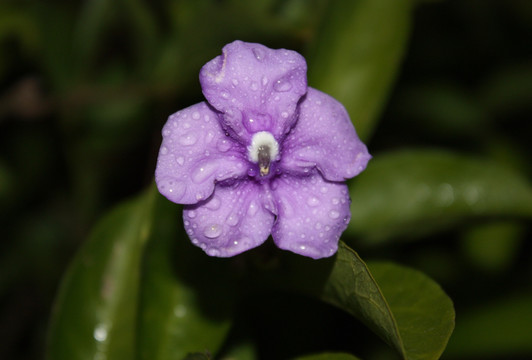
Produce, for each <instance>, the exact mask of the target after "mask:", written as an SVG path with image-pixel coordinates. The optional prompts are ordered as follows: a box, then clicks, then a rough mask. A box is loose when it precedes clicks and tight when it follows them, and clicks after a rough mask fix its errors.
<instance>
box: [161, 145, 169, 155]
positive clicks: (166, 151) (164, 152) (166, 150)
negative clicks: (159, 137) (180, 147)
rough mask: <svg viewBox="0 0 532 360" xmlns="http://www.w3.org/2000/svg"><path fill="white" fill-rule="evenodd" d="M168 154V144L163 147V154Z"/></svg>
mask: <svg viewBox="0 0 532 360" xmlns="http://www.w3.org/2000/svg"><path fill="white" fill-rule="evenodd" d="M166 154H168V148H167V147H166V146H163V147H161V155H166Z"/></svg>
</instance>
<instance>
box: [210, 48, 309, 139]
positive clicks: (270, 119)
mask: <svg viewBox="0 0 532 360" xmlns="http://www.w3.org/2000/svg"><path fill="white" fill-rule="evenodd" d="M306 71H307V65H306V62H305V59H304V58H303V57H302V56H301V55H299V54H298V53H297V52H295V51H291V50H285V49H278V50H273V49H269V48H267V47H265V46H264V45H261V44H253V43H245V42H242V41H235V42H233V43H231V44H228V45H226V46H225V47H224V48H223V50H222V55H220V56H218V57H216V58H214V59H213V60H211V61H209V62H208V63H207V64H205V66H203V68H202V69H201V73H200V82H201V86H202V89H203V94H204V95H205V97H206V98H207V101H208V102H209V103H210V104H211V105H212V106H213V107H214V108H216V109H217V110H219V111H220V112H222V113H223V114H224V116H223V119H224V124H225V126H227V129H228V130H229V131H232V132H233V133H234V134H236V136H238V138H239V139H240V140H241V142H242V143H243V144H246V145H247V144H249V140H250V139H251V135H252V134H254V133H256V132H259V131H268V132H270V133H272V134H273V135H274V136H275V138H276V139H277V140H278V141H279V140H280V139H282V137H284V135H285V133H286V132H287V131H288V130H289V129H290V128H291V127H292V126H293V124H294V122H295V120H296V116H295V111H296V107H297V102H298V101H299V99H300V98H301V96H303V95H304V94H305V93H306V91H307V77H306Z"/></svg>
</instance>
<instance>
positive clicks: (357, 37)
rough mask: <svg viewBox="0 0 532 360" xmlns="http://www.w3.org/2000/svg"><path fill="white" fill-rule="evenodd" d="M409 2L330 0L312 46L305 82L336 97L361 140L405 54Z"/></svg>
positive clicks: (368, 129)
mask: <svg viewBox="0 0 532 360" xmlns="http://www.w3.org/2000/svg"><path fill="white" fill-rule="evenodd" d="M412 7H413V4H412V2H411V1H397V0H360V1H345V0H334V1H331V2H330V5H329V9H328V12H327V13H326V14H325V16H324V19H323V28H322V29H321V31H320V32H319V35H318V38H317V40H316V43H315V44H314V46H313V48H312V49H311V51H310V56H309V58H308V60H309V85H310V86H312V87H315V88H317V89H319V90H321V91H324V92H326V93H328V94H330V95H332V96H333V97H335V98H336V99H338V100H339V101H340V102H341V103H342V104H343V105H344V106H345V107H346V109H347V111H348V112H349V114H350V116H351V120H352V121H353V123H354V124H355V126H356V129H357V132H358V134H359V136H360V137H361V138H362V139H363V140H365V139H368V138H369V136H370V135H371V133H372V131H373V128H374V127H375V124H376V120H377V117H378V115H379V112H380V110H381V108H382V106H383V104H384V102H385V100H386V97H387V94H388V92H389V90H390V87H391V84H392V82H393V80H394V78H395V74H396V72H397V69H398V67H399V64H400V62H401V59H402V57H403V53H404V50H405V45H406V42H407V39H408V34H409V30H410V17H411V13H412Z"/></svg>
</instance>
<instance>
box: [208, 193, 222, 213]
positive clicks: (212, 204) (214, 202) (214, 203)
mask: <svg viewBox="0 0 532 360" xmlns="http://www.w3.org/2000/svg"><path fill="white" fill-rule="evenodd" d="M221 205H222V202H221V201H220V198H219V197H218V196H214V197H213V198H212V199H211V200H209V202H208V203H206V204H205V207H206V208H207V209H209V210H218V209H219V208H220V206H221Z"/></svg>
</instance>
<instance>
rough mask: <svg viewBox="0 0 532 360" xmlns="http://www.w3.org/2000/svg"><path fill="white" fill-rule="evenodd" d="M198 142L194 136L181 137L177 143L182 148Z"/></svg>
mask: <svg viewBox="0 0 532 360" xmlns="http://www.w3.org/2000/svg"><path fill="white" fill-rule="evenodd" d="M196 141H198V139H197V138H196V136H195V135H194V134H187V135H183V136H181V137H180V138H179V143H180V144H181V145H184V146H191V145H194V144H195V143H196Z"/></svg>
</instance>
